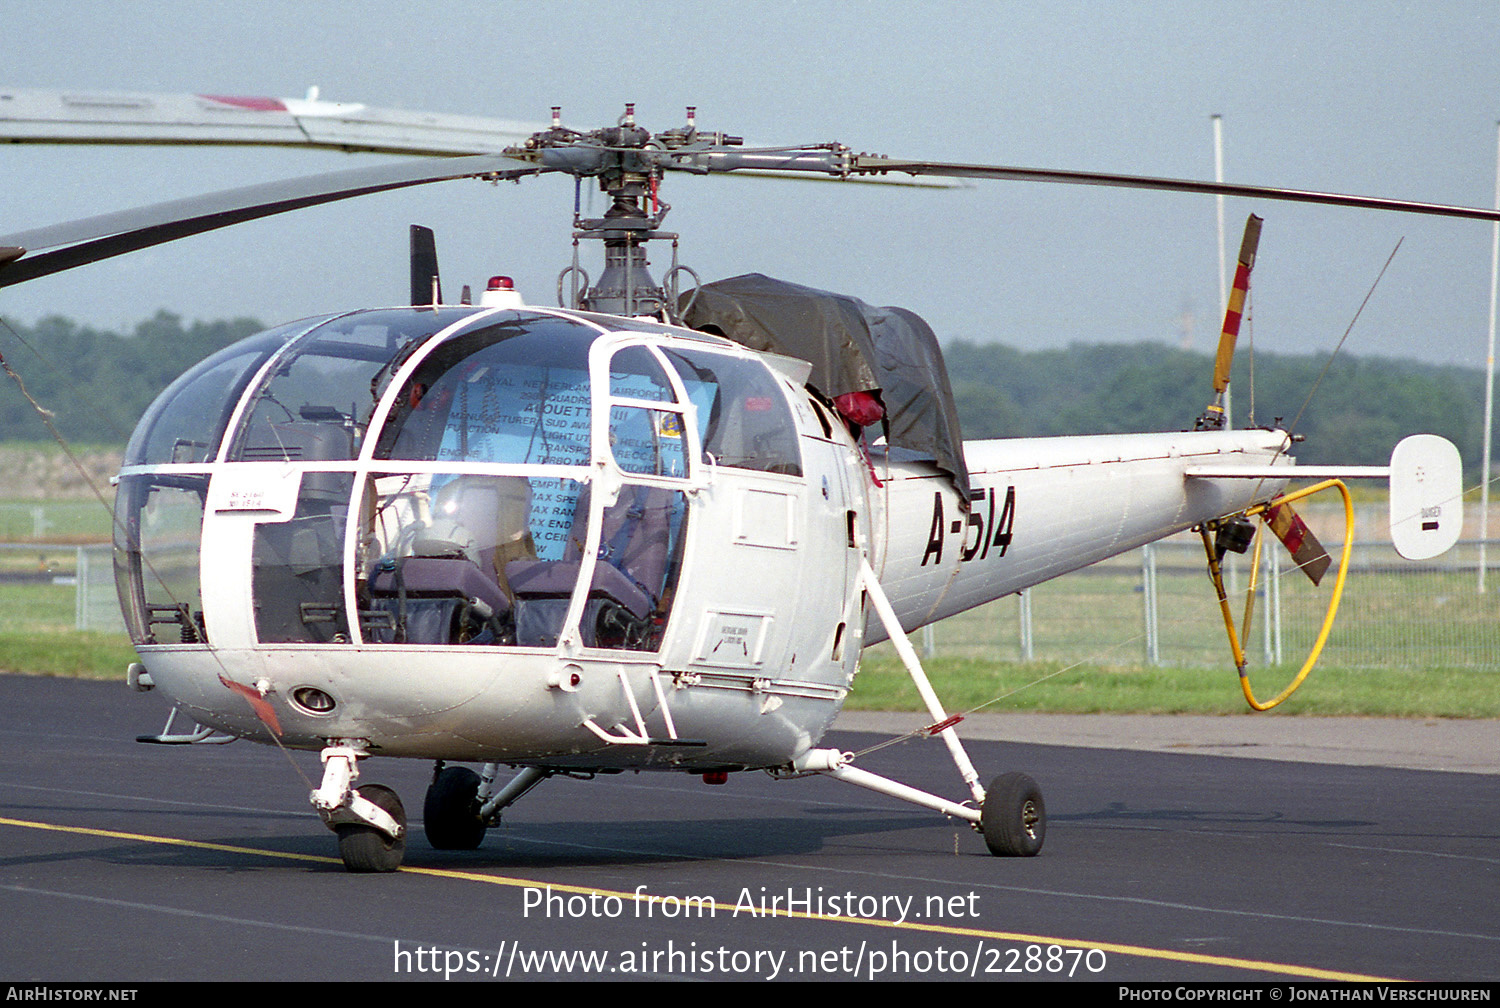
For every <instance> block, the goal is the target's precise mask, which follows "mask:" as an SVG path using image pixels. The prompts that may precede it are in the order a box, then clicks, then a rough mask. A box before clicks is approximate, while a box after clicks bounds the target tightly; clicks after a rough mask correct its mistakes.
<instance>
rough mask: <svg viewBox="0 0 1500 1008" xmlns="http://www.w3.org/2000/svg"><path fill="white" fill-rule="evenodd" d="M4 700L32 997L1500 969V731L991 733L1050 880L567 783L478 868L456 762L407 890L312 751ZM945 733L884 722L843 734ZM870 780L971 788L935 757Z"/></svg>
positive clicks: (906, 815) (128, 699)
mask: <svg viewBox="0 0 1500 1008" xmlns="http://www.w3.org/2000/svg"><path fill="white" fill-rule="evenodd" d="M0 697H3V698H4V706H5V710H6V714H5V717H4V720H3V722H0V838H3V839H4V849H3V852H0V914H3V916H4V919H5V920H6V921H7V932H8V933H7V937H6V941H5V942H4V943H0V976H3V977H4V978H6V979H7V980H11V981H49V980H52V981H98V982H115V983H130V982H139V981H149V980H210V979H213V980H343V981H348V980H356V981H358V980H364V981H389V980H481V981H496V980H504V979H523V978H525V979H576V980H589V979H681V980H705V979H707V980H721V979H776V980H782V979H822V980H872V979H873V980H880V979H930V980H944V979H974V978H978V979H986V980H991V981H996V982H1007V981H1012V980H1036V979H1059V980H1068V979H1072V980H1075V981H1076V980H1092V981H1113V982H1126V981H1140V980H1170V981H1192V982H1213V981H1219V982H1234V981H1255V982H1267V981H1271V982H1282V981H1288V982H1300V981H1323V980H1379V979H1410V980H1436V981H1483V980H1490V981H1493V980H1495V979H1496V978H1497V974H1500V898H1497V897H1500V847H1497V843H1496V841H1497V838H1500V801H1497V799H1500V775H1497V773H1496V766H1495V764H1496V763H1497V762H1500V724H1497V723H1496V722H1433V723H1431V724H1425V723H1423V722H1396V721H1392V722H1386V721H1362V722H1342V721H1341V719H1333V721H1332V722H1330V723H1327V724H1324V723H1323V722H1324V721H1325V720H1328V719H1317V720H1308V719H1303V718H1296V717H1280V718H1269V719H1262V718H1233V717H1226V718H1214V719H1176V718H1174V719H1169V720H1166V721H1160V720H1157V719H1151V720H1149V721H1142V720H1137V719H1115V718H1082V719H1062V720H1057V719H1036V718H1025V719H1022V720H1020V721H1014V720H1007V719H1006V718H1007V716H1003V715H1002V716H998V717H997V718H996V719H986V718H980V719H972V720H971V721H970V722H966V724H965V726H964V729H965V733H966V734H967V735H968V737H969V738H970V739H972V745H971V754H972V756H973V758H974V761H975V763H976V764H977V765H978V766H979V767H980V768H981V770H982V771H983V772H984V773H986V774H992V773H998V772H1000V771H1002V770H1008V769H1020V770H1024V771H1026V772H1028V773H1030V774H1031V775H1032V776H1033V777H1035V778H1036V779H1037V780H1038V781H1039V782H1040V783H1041V785H1042V787H1043V789H1044V792H1045V794H1046V800H1047V806H1048V812H1049V820H1050V826H1049V832H1048V836H1047V842H1046V847H1045V849H1044V850H1043V852H1042V854H1041V855H1040V856H1039V857H1037V858H1032V859H1024V860H1006V859H997V858H993V857H990V856H989V855H988V854H987V853H986V852H985V849H984V845H983V843H982V841H981V840H980V838H979V837H978V836H977V835H975V834H974V833H973V832H972V831H971V830H969V829H968V828H967V827H966V826H962V825H958V824H955V823H953V822H950V821H948V820H946V819H944V818H942V817H941V816H938V815H935V814H933V813H929V812H926V811H923V810H921V809H916V808H913V807H911V806H907V805H905V804H902V803H899V802H896V801H894V800H890V799H887V798H885V797H883V796H880V795H876V794H873V793H869V792H864V791H860V790H858V789H855V788H852V787H850V786H848V785H843V784H840V783H838V782H835V781H831V780H827V779H823V778H814V779H805V780H798V781H775V780H772V779H770V778H768V777H767V776H765V775H763V774H738V775H734V776H732V777H731V779H730V782H729V783H728V784H726V785H723V786H709V785H706V784H704V783H703V782H702V781H701V780H699V779H698V778H696V777H689V776H687V775H675V774H656V775H649V774H640V775H635V774H626V775H617V776H611V777H601V778H598V779H595V780H592V781H580V780H567V779H554V780H551V781H547V782H545V783H544V784H543V785H542V786H540V787H538V788H537V789H536V790H535V791H533V792H532V793H531V794H529V795H527V796H526V797H525V798H524V799H523V800H522V801H521V802H520V803H518V804H517V805H516V806H515V807H514V808H513V809H512V810H511V811H510V812H508V814H507V816H506V820H505V822H504V823H503V824H502V825H501V826H500V827H498V828H497V829H496V830H494V831H493V832H492V833H491V834H490V836H489V837H488V838H487V840H486V842H485V844H484V845H483V846H482V847H481V848H480V849H479V850H477V851H473V852H463V853H456V852H439V851H434V850H432V849H431V848H430V847H429V846H428V845H427V844H426V841H425V840H424V839H423V837H422V833H421V827H420V821H419V820H420V810H421V803H422V793H423V790H424V788H425V785H426V780H427V777H428V775H429V773H430V767H429V766H428V765H426V764H421V763H417V762H406V761H378V760H372V761H370V763H369V764H367V765H366V767H365V771H364V773H365V776H364V778H363V780H365V781H373V782H380V783H385V784H388V785H391V786H392V787H395V788H396V789H397V791H398V792H399V793H400V794H401V795H402V797H403V798H404V799H405V802H406V805H407V808H408V811H409V814H410V816H411V819H412V827H413V829H412V837H411V840H410V843H409V846H408V851H407V856H406V862H405V866H404V868H403V870H402V871H400V872H398V873H395V874H393V875H374V876H358V875H350V874H347V873H345V872H344V871H343V868H342V866H341V865H340V863H339V862H338V859H337V851H336V845H335V842H334V838H333V836H332V834H330V833H329V832H328V831H327V830H326V829H325V828H324V827H323V826H322V825H321V824H320V823H318V821H317V820H316V818H315V817H314V816H313V815H312V813H311V811H310V809H309V807H308V805H307V803H306V795H307V791H308V790H309V787H310V786H311V783H314V782H315V781H316V778H317V776H318V767H317V757H316V754H310V753H296V754H290V755H289V754H285V753H282V752H279V751H277V750H275V749H271V748H266V747H260V746H252V745H250V744H248V743H236V744H233V745H229V746H213V747H203V746H194V747H184V748H172V749H167V748H162V747H155V746H145V745H139V744H137V743H135V742H134V741H132V740H133V738H134V737H135V736H136V735H137V734H141V733H144V732H150V731H156V730H159V729H160V727H161V722H162V720H163V719H164V717H165V707H164V705H163V704H162V702H161V701H160V700H159V699H158V698H156V697H154V696H151V695H145V696H141V695H137V694H132V693H130V692H129V691H127V690H126V689H125V688H124V686H123V685H121V684H115V683H90V682H77V681H70V680H48V679H24V678H17V677H0ZM1200 721H1201V722H1203V723H1200ZM920 722H921V719H920V718H916V717H914V716H911V715H905V716H867V715H859V716H855V717H853V718H849V719H844V720H842V721H841V723H840V727H839V729H838V730H837V731H836V732H835V733H834V734H833V735H831V736H830V739H829V740H828V744H832V745H838V746H840V747H842V748H845V749H848V750H851V751H860V750H866V749H872V747H875V746H878V745H880V743H882V742H884V741H887V740H889V739H890V738H892V737H893V735H899V734H901V733H903V732H905V731H907V730H909V729H911V728H914V727H918V726H920ZM1335 722H1336V723H1335ZM1341 733H1347V734H1348V736H1349V737H1348V739H1347V740H1346V741H1345V743H1343V744H1341V743H1340V741H1339V740H1340V736H1341ZM1137 735H1138V736H1140V737H1139V738H1136V737H1135V736H1137ZM987 736H1001V737H1002V738H1001V739H1000V740H992V739H991V738H989V737H987ZM1006 739H1008V740H1006ZM1440 739H1441V740H1444V741H1441V742H1439V740H1440ZM1404 750H1405V753H1404V755H1403V751H1404ZM1448 750H1451V751H1448ZM1340 753H1344V754H1346V756H1345V761H1342V762H1341V761H1339V759H1338V756H1339V754H1340ZM1350 753H1352V755H1348V754H1350ZM1225 755H1232V756H1238V757H1240V758H1223V757H1224V756H1225ZM1424 761H1425V762H1424ZM860 763H861V765H864V766H867V767H868V768H869V769H871V770H874V771H875V772H878V773H885V774H889V775H891V776H895V777H898V778H900V779H901V780H903V781H907V782H909V783H912V784H914V785H915V786H918V787H923V788H927V789H930V790H934V791H938V792H940V793H943V794H949V795H953V796H955V797H958V796H961V795H962V793H963V789H962V787H961V785H960V784H959V782H958V780H957V777H956V774H955V772H954V770H953V767H952V765H951V763H949V762H948V759H947V754H946V752H945V751H944V750H943V748H942V747H941V745H940V744H938V743H936V742H933V741H930V740H922V739H910V740H907V741H904V742H901V743H900V744H896V745H890V746H886V747H884V748H878V749H873V751H870V752H868V753H867V754H866V755H864V756H862V757H861V758H860Z"/></svg>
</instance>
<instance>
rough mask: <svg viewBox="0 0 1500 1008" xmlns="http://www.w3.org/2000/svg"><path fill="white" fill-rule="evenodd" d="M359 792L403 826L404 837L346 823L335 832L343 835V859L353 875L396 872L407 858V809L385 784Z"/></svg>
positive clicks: (360, 789)
mask: <svg viewBox="0 0 1500 1008" xmlns="http://www.w3.org/2000/svg"><path fill="white" fill-rule="evenodd" d="M358 791H359V795H360V797H362V798H364V799H365V800H366V801H370V802H373V803H375V804H376V805H379V806H380V807H381V808H382V809H384V810H385V811H386V812H387V813H388V814H389V815H390V817H391V818H392V819H394V820H396V822H397V823H398V824H400V826H401V828H402V830H403V837H401V838H397V839H392V838H391V837H388V836H386V835H385V834H384V833H382V832H381V831H380V830H378V829H376V828H375V827H374V826H367V825H365V824H363V823H342V824H340V825H339V826H337V827H335V830H334V831H335V832H336V833H338V835H339V857H341V858H343V859H344V867H345V868H346V869H348V870H349V871H352V872H393V871H395V870H396V869H397V868H400V867H401V859H402V858H403V857H405V856H406V840H405V838H404V831H405V829H406V809H404V808H402V806H401V799H400V798H398V797H397V796H396V792H394V791H392V790H391V789H390V788H388V787H386V786H384V785H383V784H366V785H365V786H364V787H362V788H359V789H358Z"/></svg>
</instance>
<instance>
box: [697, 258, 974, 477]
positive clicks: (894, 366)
mask: <svg viewBox="0 0 1500 1008" xmlns="http://www.w3.org/2000/svg"><path fill="white" fill-rule="evenodd" d="M690 298H691V299H692V300H691V303H690V304H689V303H688V302H689V299H690ZM682 303H683V304H684V305H686V306H687V310H686V312H685V314H684V316H683V321H684V322H686V324H687V325H689V326H691V327H693V328H694V329H701V330H705V331H708V332H715V333H719V334H722V335H724V336H726V337H728V338H729V339H732V340H734V341H735V342H736V343H740V344H743V345H744V346H747V347H749V348H750V349H752V350H765V351H769V352H771V353H778V354H784V355H786V356H788V357H796V358H799V359H801V360H805V361H807V362H808V363H809V364H811V365H812V372H811V373H810V374H809V376H808V379H807V381H808V384H809V385H811V386H813V387H814V388H816V389H817V390H818V391H819V392H821V393H822V394H823V395H825V396H827V397H828V398H829V399H837V398H838V397H839V396H842V395H846V394H848V393H851V392H870V391H875V390H879V392H880V397H881V400H882V401H883V402H884V404H885V414H886V415H885V424H886V437H887V440H888V442H889V443H890V444H891V445H892V446H893V447H895V448H903V449H906V450H908V451H911V452H915V453H917V454H919V455H923V456H925V457H927V458H930V459H932V460H933V461H934V462H935V463H936V464H937V466H938V468H939V469H941V470H943V471H944V472H946V473H947V474H948V475H949V477H950V478H951V479H952V480H953V485H954V488H955V489H956V490H957V491H958V493H959V497H960V499H961V500H962V501H963V502H964V503H965V504H967V503H968V496H969V494H968V489H969V472H968V468H967V467H966V466H965V464H964V455H963V437H962V435H961V434H960V432H959V426H958V412H957V411H956V410H955V409H954V406H953V390H952V387H951V386H950V385H949V383H948V371H947V369H946V367H945V366H944V364H943V353H942V350H941V349H940V348H939V347H938V342H937V337H936V336H935V335H934V334H933V332H932V327H931V326H929V325H928V324H927V323H926V322H925V321H923V320H922V318H921V316H919V315H917V314H915V313H914V312H910V311H907V310H906V309H905V308H875V307H872V306H870V305H867V304H865V303H864V302H863V301H861V300H859V299H858V298H853V297H849V296H847V295H844V294H834V293H831V292H829V291H822V290H817V289H815V288H812V287H803V286H801V285H800V284H794V283H788V282H786V281H784V280H776V279H773V278H772V277H768V276H765V275H763V274H760V273H747V274H745V275H743V276H737V277H730V278H729V279H727V280H716V281H714V282H713V283H708V284H704V285H703V286H701V287H699V288H698V290H697V292H696V296H695V295H694V294H687V295H684V296H683V298H682Z"/></svg>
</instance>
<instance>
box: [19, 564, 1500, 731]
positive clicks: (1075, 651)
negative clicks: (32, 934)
mask: <svg viewBox="0 0 1500 1008" xmlns="http://www.w3.org/2000/svg"><path fill="white" fill-rule="evenodd" d="M59 556H60V557H62V558H63V560H59V561H57V563H56V564H55V570H56V573H58V574H61V575H64V576H66V575H67V574H69V573H70V572H71V554H70V553H68V552H67V551H64V552H63V553H61V554H60V555H59ZM38 559H39V558H38V557H37V556H36V555H35V554H26V555H25V556H24V558H23V561H24V562H23V563H22V564H21V566H22V567H24V566H25V565H26V564H28V563H29V564H30V565H31V566H32V567H33V568H34V567H35V566H36V565H37V564H38ZM64 560H65V561H66V562H64ZM1198 576H1199V577H1200V578H1201V576H1202V575H1201V574H1199V575H1198ZM1423 576H1424V577H1428V578H1432V577H1435V578H1437V581H1436V582H1433V581H1431V580H1428V581H1427V582H1416V583H1413V581H1412V580H1411V577H1406V578H1401V577H1398V576H1396V575H1368V576H1367V577H1366V579H1365V580H1364V582H1363V585H1361V582H1359V581H1353V582H1352V583H1351V586H1350V588H1349V592H1348V594H1349V598H1348V600H1347V601H1346V602H1345V608H1344V610H1343V612H1342V614H1341V616H1342V618H1341V620H1340V622H1339V624H1338V626H1337V627H1336V632H1335V634H1334V637H1333V640H1332V641H1331V643H1330V645H1329V647H1328V648H1327V650H1326V652H1325V655H1326V657H1325V659H1324V661H1323V662H1321V663H1320V664H1319V665H1318V667H1317V668H1315V669H1314V671H1313V672H1312V673H1311V675H1310V676H1309V678H1308V680H1307V682H1306V683H1304V685H1303V686H1302V688H1301V689H1300V690H1299V691H1298V692H1297V693H1296V694H1295V695H1294V696H1292V697H1291V698H1290V699H1289V700H1288V701H1286V702H1285V703H1284V704H1282V705H1281V706H1280V707H1278V708H1277V713H1278V714H1317V715H1362V716H1386V717H1460V718H1495V717H1500V664H1497V662H1496V661H1495V659H1494V658H1492V657H1491V656H1493V655H1494V654H1496V653H1497V652H1496V651H1495V650H1493V647H1494V645H1493V642H1492V641H1491V640H1490V636H1491V635H1492V634H1493V633H1494V632H1495V627H1496V625H1497V621H1496V620H1495V618H1494V616H1493V613H1492V610H1493V607H1494V606H1495V604H1496V602H1495V601H1494V600H1493V597H1485V596H1476V595H1474V593H1473V589H1472V587H1471V586H1467V585H1465V584H1463V583H1462V582H1461V579H1459V578H1458V577H1457V576H1456V575H1423ZM1170 581H1171V579H1169V578H1167V577H1165V576H1161V577H1159V586H1158V588H1159V591H1161V592H1162V594H1163V595H1164V596H1166V597H1165V598H1164V599H1163V602H1162V609H1163V613H1162V619H1161V625H1160V627H1159V636H1160V638H1161V640H1160V651H1161V654H1162V656H1163V659H1164V661H1163V663H1162V664H1160V665H1151V664H1149V663H1147V662H1146V661H1145V660H1144V654H1145V652H1144V635H1143V633H1142V627H1141V623H1142V618H1141V611H1142V601H1141V592H1140V591H1139V590H1138V588H1139V585H1138V584H1137V583H1136V581H1135V580H1133V579H1132V577H1131V576H1130V574H1129V573H1128V572H1124V571H1120V572H1114V573H1108V574H1092V575H1087V576H1078V575H1075V576H1073V577H1070V578H1066V579H1062V580H1060V581H1058V582H1055V583H1053V584H1050V585H1047V586H1045V587H1044V589H1039V590H1037V591H1035V592H1034V593H1033V600H1032V631H1033V634H1032V635H1033V642H1032V643H1033V651H1034V653H1036V654H1039V655H1048V656H1056V657H1049V658H1048V659H1047V660H1033V661H1022V660H1019V653H1020V632H1019V619H1018V617H1017V613H1018V604H1017V600H1016V599H1014V598H1010V599H1002V600H1000V601H999V602H995V603H992V604H991V605H989V606H985V607H981V608H980V609H977V610H974V611H973V612H971V613H966V614H963V615H961V616H958V617H954V618H953V619H951V620H947V621H944V622H943V623H941V624H939V625H938V626H937V627H935V628H934V632H933V634H932V639H933V645H934V652H935V653H934V654H932V655H931V656H929V657H926V658H924V661H923V664H924V666H925V667H926V669H927V672H928V674H929V676H930V677H931V679H932V680H933V683H934V686H935V687H936V689H937V691H938V694H939V696H941V697H942V699H943V703H944V704H945V706H946V707H947V708H948V709H949V710H950V711H954V712H960V711H971V710H975V709H981V708H982V709H984V710H986V711H991V712H1007V711H1012V712H1013V711H1047V712H1060V713H1061V712H1066V713H1095V712H1112V713H1196V714H1233V713H1239V712H1243V711H1245V710H1246V709H1247V708H1246V704H1245V701H1244V699H1243V698H1242V696H1241V694H1240V688H1239V684H1238V680H1237V678H1236V676H1235V673H1234V670H1233V668H1232V666H1231V664H1230V661H1229V657H1228V654H1229V651H1228V645H1227V643H1226V642H1225V640H1224V636H1223V635H1224V630H1223V626H1222V624H1221V623H1220V622H1219V619H1218V613H1217V608H1216V607H1215V606H1214V604H1213V601H1212V598H1211V596H1210V595H1209V594H1208V592H1207V590H1206V587H1205V586H1204V585H1198V584H1196V582H1194V584H1195V586H1196V587H1195V589H1194V591H1193V592H1192V593H1191V594H1189V593H1188V592H1187V590H1186V588H1187V586H1186V585H1184V586H1183V588H1184V591H1183V594H1182V595H1181V597H1178V595H1177V594H1175V593H1174V592H1172V591H1169V589H1175V587H1176V586H1175V584H1172V583H1170ZM1283 587H1284V588H1285V589H1287V590H1288V591H1290V590H1291V589H1290V587H1289V586H1286V585H1284V586H1283ZM1298 590H1300V589H1298ZM1398 590H1399V592H1400V594H1397V592H1398ZM1445 590H1446V591H1451V592H1453V594H1452V595H1451V596H1445V595H1444V594H1443V592H1444V591H1445ZM1413 593H1415V594H1413ZM1403 597H1404V598H1405V601H1404V602H1403V601H1402V598H1403ZM1413 598H1415V599H1416V600H1418V601H1421V602H1423V605H1424V606H1425V609H1424V608H1423V607H1417V606H1413V604H1412V600H1413ZM74 603H75V588H74V587H73V586H72V585H69V584H52V583H37V582H28V583H24V584H16V583H0V671H3V672H9V673H20V674H26V675H55V676H76V677H85V678H97V679H114V680H123V678H124V670H125V666H126V665H127V664H128V663H129V662H131V661H133V660H135V653H134V651H133V649H132V648H131V646H130V642H129V640H128V639H127V638H126V637H125V636H124V635H123V634H115V633H99V632H81V631H78V630H76V629H74ZM1287 605H1288V602H1287V599H1286V598H1285V597H1283V606H1284V607H1286V606H1287ZM1319 606H1321V602H1319ZM1433 613H1436V614H1437V616H1436V617H1434V616H1433V615H1432V614H1433ZM1169 614H1170V616H1169ZM1303 615H1304V616H1305V617H1306V618H1302V619H1299V620H1290V619H1285V618H1284V620H1283V623H1284V624H1286V625H1285V626H1284V627H1283V637H1284V641H1283V653H1284V656H1285V657H1286V659H1287V660H1286V661H1284V662H1283V663H1282V664H1280V665H1268V664H1267V663H1266V662H1264V661H1263V660H1261V658H1260V657H1258V645H1257V644H1255V635H1254V634H1252V647H1251V649H1250V650H1251V659H1252V660H1251V666H1250V671H1251V682H1252V685H1253V687H1254V689H1255V692H1256V694H1257V696H1258V697H1260V698H1261V699H1265V698H1267V697H1270V696H1273V695H1275V694H1276V693H1277V692H1279V691H1280V690H1281V689H1282V687H1283V686H1285V685H1286V684H1287V683H1288V682H1290V681H1291V679H1292V677H1293V676H1295V675H1296V672H1297V670H1298V668H1299V667H1300V664H1301V661H1302V658H1303V656H1304V654H1305V651H1306V648H1307V646H1308V645H1309V644H1310V642H1311V639H1312V636H1313V634H1314V633H1315V629H1316V628H1315V625H1313V624H1315V623H1316V621H1317V619H1318V618H1320V617H1321V608H1318V610H1317V612H1315V613H1312V614H1311V615H1308V614H1303ZM922 642H923V636H922V634H920V633H919V634H918V635H916V638H915V643H917V644H918V645H919V646H920V645H921V644H922ZM1434 655H1436V656H1444V655H1446V656H1448V657H1447V658H1446V660H1441V659H1439V660H1428V656H1434ZM847 706H848V707H850V708H851V709H858V710H916V709H919V708H920V707H921V703H920V701H919V699H918V697H917V694H916V691H915V689H914V688H913V686H912V684H911V680H910V678H909V677H908V676H907V674H906V671H905V670H904V669H903V668H902V666H901V664H900V662H899V661H898V660H897V658H896V657H895V653H894V650H893V649H892V648H891V646H890V645H889V644H881V645H877V646H875V647H872V648H870V649H869V650H868V651H867V652H866V655H865V661H864V663H863V666H862V668H861V671H860V674H859V677H858V679H857V680H856V683H855V689H854V692H853V694H852V695H851V696H850V698H849V701H848V704H847Z"/></svg>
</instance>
